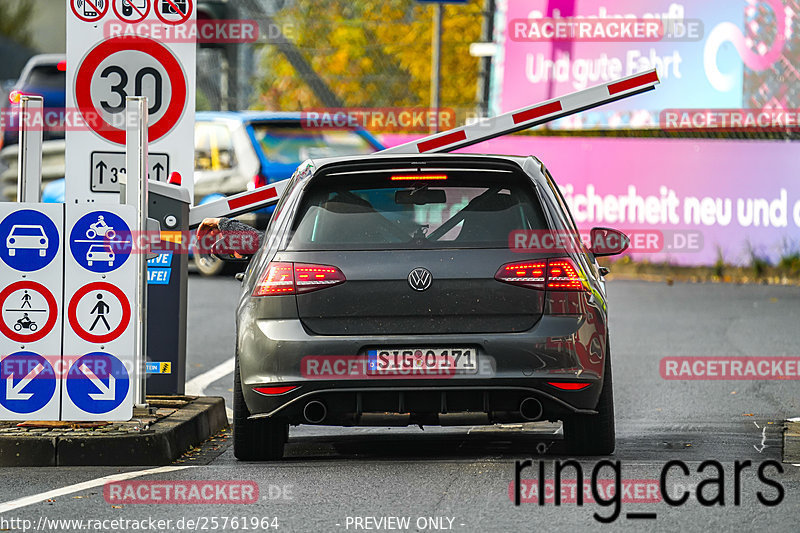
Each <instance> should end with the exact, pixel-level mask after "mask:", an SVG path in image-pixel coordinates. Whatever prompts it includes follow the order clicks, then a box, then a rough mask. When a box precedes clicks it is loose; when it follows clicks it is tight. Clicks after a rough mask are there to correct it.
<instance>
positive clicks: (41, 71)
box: [0, 54, 67, 148]
mask: <svg viewBox="0 0 800 533" xmlns="http://www.w3.org/2000/svg"><path fill="white" fill-rule="evenodd" d="M15 93H22V94H28V95H37V96H41V97H43V98H44V107H45V108H47V109H59V110H65V108H66V101H67V61H66V56H64V55H62V54H40V55H36V56H33V57H32V58H30V59H29V60H28V63H27V64H26V65H25V68H24V69H23V70H22V74H21V75H20V77H19V80H17V82H16V83H15V84H14V85H13V86H12V87H11V91H10V92H9V94H8V97H7V98H3V100H2V102H1V103H0V109H2V112H3V114H6V115H7V116H6V117H5V118H6V119H7V120H3V121H0V130H1V131H0V133H1V134H0V148H3V147H4V146H10V145H13V144H17V143H18V142H19V123H18V122H17V119H18V115H17V114H15V113H13V112H10V111H13V110H14V108H15V107H16V105H17V104H15V103H13V102H12V100H13V99H14V96H15ZM63 138H64V131H63V130H62V131H58V130H47V129H45V131H44V140H46V141H47V140H51V139H63Z"/></svg>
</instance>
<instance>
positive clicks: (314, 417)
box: [303, 400, 328, 424]
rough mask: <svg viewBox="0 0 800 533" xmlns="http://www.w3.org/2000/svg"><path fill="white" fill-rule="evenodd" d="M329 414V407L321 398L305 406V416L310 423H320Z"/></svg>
mask: <svg viewBox="0 0 800 533" xmlns="http://www.w3.org/2000/svg"><path fill="white" fill-rule="evenodd" d="M326 416H328V408H327V407H325V404H324V403H322V402H321V401H319V400H311V401H310V402H308V403H307V404H306V406H305V407H303V418H305V419H306V422H308V423H309V424H319V423H320V422H322V421H323V420H325V417H326Z"/></svg>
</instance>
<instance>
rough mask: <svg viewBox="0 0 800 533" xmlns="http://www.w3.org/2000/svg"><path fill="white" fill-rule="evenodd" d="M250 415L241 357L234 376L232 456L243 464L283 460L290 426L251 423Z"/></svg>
mask: <svg viewBox="0 0 800 533" xmlns="http://www.w3.org/2000/svg"><path fill="white" fill-rule="evenodd" d="M249 416H250V411H249V410H248V409H247V404H246V403H245V402H244V395H243V394H242V378H241V375H240V373H239V357H238V355H237V356H236V368H235V370H234V373H233V455H234V456H235V457H236V458H237V459H239V460H240V461H276V460H278V459H281V458H282V457H283V447H284V445H285V444H286V441H287V440H288V439H289V423H288V422H285V421H283V420H280V419H271V418H263V419H260V420H248V417H249Z"/></svg>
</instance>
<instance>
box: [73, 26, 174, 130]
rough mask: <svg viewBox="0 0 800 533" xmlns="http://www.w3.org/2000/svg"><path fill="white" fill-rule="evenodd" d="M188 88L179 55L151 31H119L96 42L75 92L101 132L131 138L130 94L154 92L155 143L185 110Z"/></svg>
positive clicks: (151, 102)
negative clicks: (128, 118)
mask: <svg viewBox="0 0 800 533" xmlns="http://www.w3.org/2000/svg"><path fill="white" fill-rule="evenodd" d="M187 94H188V90H187V83H186V74H185V73H184V71H183V68H182V67H181V64H180V62H179V61H178V59H177V58H176V57H175V56H174V55H173V54H172V52H170V51H169V50H168V49H167V48H166V47H165V46H164V45H162V44H160V43H158V42H156V41H154V40H152V39H148V38H146V37H138V36H133V35H126V36H122V37H114V38H112V39H108V40H106V41H103V42H101V43H100V44H98V45H97V46H96V47H94V48H93V49H92V50H91V52H89V54H87V56H86V57H85V58H84V59H83V62H82V63H81V65H80V66H79V67H78V73H77V75H76V78H75V95H76V100H77V103H78V109H80V112H81V115H82V116H83V118H84V119H85V120H86V123H87V124H88V125H89V127H90V128H91V129H92V130H93V131H94V132H95V133H96V134H98V135H99V136H100V137H102V138H104V139H106V140H107V141H110V142H112V143H116V144H119V145H124V144H125V98H126V97H128V96H134V95H142V96H147V97H148V104H149V108H148V112H149V114H150V118H151V121H150V124H149V127H148V135H149V140H150V142H151V143H153V142H155V141H157V140H159V139H160V138H162V137H164V136H165V135H166V134H168V133H169V132H170V131H171V130H172V129H173V128H174V127H175V125H176V124H177V123H178V121H179V120H180V119H181V117H182V116H183V113H184V110H185V108H186V98H187Z"/></svg>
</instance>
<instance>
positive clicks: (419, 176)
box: [391, 174, 447, 181]
mask: <svg viewBox="0 0 800 533" xmlns="http://www.w3.org/2000/svg"><path fill="white" fill-rule="evenodd" d="M391 179H392V181H418V180H433V181H444V180H446V179H447V175H445V174H411V175H408V176H392V178H391Z"/></svg>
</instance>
